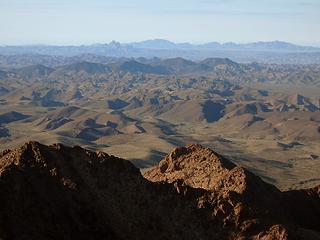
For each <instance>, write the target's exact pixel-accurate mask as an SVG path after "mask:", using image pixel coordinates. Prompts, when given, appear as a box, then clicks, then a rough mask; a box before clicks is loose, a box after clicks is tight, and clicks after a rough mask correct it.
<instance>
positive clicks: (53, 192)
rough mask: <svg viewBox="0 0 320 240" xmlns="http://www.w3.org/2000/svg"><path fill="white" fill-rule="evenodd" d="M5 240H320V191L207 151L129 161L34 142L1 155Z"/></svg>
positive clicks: (0, 226) (0, 217)
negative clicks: (149, 164) (143, 167)
mask: <svg viewBox="0 0 320 240" xmlns="http://www.w3.org/2000/svg"><path fill="white" fill-rule="evenodd" d="M0 193H1V194H0V239H2V240H7V239H8V240H9V239H10V240H11V239H13V240H15V239H19V240H27V239H28V240H29V239H35V240H37V239H99V240H100V239H199V240H200V239H211V240H212V239H239V240H240V239H264V240H269V239H270V240H271V239H282V240H285V239H310V240H311V239H320V186H317V187H314V188H311V189H305V190H291V191H286V192H282V191H280V190H279V189H277V188H276V187H275V186H273V185H271V184H269V183H266V182H264V181H263V180H262V179H261V178H259V177H258V176H256V175H255V174H253V173H251V172H250V171H248V170H247V169H245V168H242V167H240V166H236V165H235V164H234V163H232V162H230V161H229V160H227V159H226V158H225V157H223V156H221V155H219V154H217V153H216V152H214V151H212V150H210V149H208V148H205V147H203V146H200V145H189V146H187V147H182V148H176V149H175V150H173V152H171V153H170V154H169V155H167V156H166V157H165V158H164V159H163V160H162V161H160V163H159V165H158V166H156V167H155V168H154V169H152V170H150V171H148V172H146V173H145V174H144V176H142V175H141V173H140V171H139V169H137V168H136V167H135V166H134V165H133V164H131V163H130V162H129V161H126V160H123V159H120V158H117V157H114V156H111V155H108V154H106V153H103V152H91V151H88V150H85V149H83V148H81V147H77V146H76V147H73V148H70V147H66V146H64V145H61V144H54V145H50V146H45V145H42V144H40V143H37V142H28V143H26V144H24V145H22V146H21V147H19V148H17V149H13V150H5V151H3V152H2V153H1V154H0Z"/></svg>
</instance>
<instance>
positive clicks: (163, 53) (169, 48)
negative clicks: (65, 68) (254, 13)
mask: <svg viewBox="0 0 320 240" xmlns="http://www.w3.org/2000/svg"><path fill="white" fill-rule="evenodd" d="M22 54H41V55H51V56H52V55H54V56H68V57H71V56H77V55H82V54H94V55H99V56H108V57H135V58H138V57H145V58H153V57H159V58H174V57H183V58H186V59H191V60H203V59H205V58H211V57H219V58H230V59H232V60H234V61H237V62H265V63H290V64H292V63H320V48H316V47H311V46H300V45H295V44H292V43H288V42H282V41H273V42H253V43H245V44H240V43H233V42H228V43H222V44H221V43H218V42H209V43H205V44H198V45H196V44H191V43H187V42H186V43H174V42H171V41H168V40H164V39H154V40H147V41H142V42H133V43H119V42H116V41H112V42H110V43H106V44H92V45H80V46H54V45H22V46H0V55H22Z"/></svg>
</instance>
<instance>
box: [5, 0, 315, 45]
mask: <svg viewBox="0 0 320 240" xmlns="http://www.w3.org/2000/svg"><path fill="white" fill-rule="evenodd" d="M154 38H165V39H169V40H172V41H175V42H186V41H189V42H193V43H203V42H209V41H218V42H228V41H234V42H252V41H270V40H284V41H290V42H294V43H298V44H308V45H316V46H320V0H0V44H2V45H3V44H38V43H44V44H89V43H98V42H99V43H104V42H110V41H111V40H117V41H120V42H132V41H140V40H146V39H154Z"/></svg>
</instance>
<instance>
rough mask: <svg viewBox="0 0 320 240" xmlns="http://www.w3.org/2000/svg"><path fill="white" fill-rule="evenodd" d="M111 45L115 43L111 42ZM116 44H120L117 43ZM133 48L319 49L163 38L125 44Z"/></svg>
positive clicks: (275, 42) (313, 49)
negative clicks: (196, 41) (172, 40)
mask: <svg viewBox="0 0 320 240" xmlns="http://www.w3.org/2000/svg"><path fill="white" fill-rule="evenodd" d="M110 44H111V45H113V44H116V43H115V42H111V43H110ZM118 44H119V45H118V46H121V44H120V43H118ZM124 46H131V47H134V48H147V49H215V50H257V51H294V52H295V51H320V48H316V47H311V46H300V45H295V44H292V43H288V42H283V41H272V42H261V41H260V42H252V43H234V42H227V43H218V42H208V43H205V44H198V45H195V44H191V43H188V42H185V43H174V42H171V41H168V40H165V39H154V40H147V41H142V42H136V43H129V44H125V45H124Z"/></svg>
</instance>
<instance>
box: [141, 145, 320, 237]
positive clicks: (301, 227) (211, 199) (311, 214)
mask: <svg viewBox="0 0 320 240" xmlns="http://www.w3.org/2000/svg"><path fill="white" fill-rule="evenodd" d="M145 177H146V178H147V179H148V180H150V181H153V182H167V183H175V182H179V183H180V186H187V187H191V188H196V189H204V190H205V193H203V194H202V195H201V196H200V195H199V196H197V199H196V201H197V202H198V208H199V209H203V210H205V212H206V214H207V218H208V219H210V221H213V222H215V224H217V225H219V226H221V228H222V229H223V231H226V237H225V238H231V239H252V238H253V239H320V186H318V187H316V188H313V189H308V190H299V191H288V192H281V191H280V190H278V189H277V188H276V187H274V186H273V185H270V184H268V183H266V182H264V181H263V180H262V179H260V178H259V177H258V176H256V175H254V174H253V173H251V172H249V171H247V170H246V169H244V168H241V167H238V166H236V165H235V164H233V163H232V162H230V161H228V160H227V159H225V158H224V157H223V156H220V155H219V154H217V153H215V152H214V151H212V150H210V149H208V148H205V147H202V146H200V145H189V146H187V147H182V148H177V149H175V150H174V151H173V152H172V153H171V154H169V155H168V156H167V157H166V158H165V159H163V160H162V161H161V162H160V163H159V165H158V166H157V167H156V168H154V169H152V170H150V171H149V172H147V173H145ZM180 188H181V187H180ZM182 188H183V187H182ZM177 191H178V192H179V191H181V189H179V188H177Z"/></svg>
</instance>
